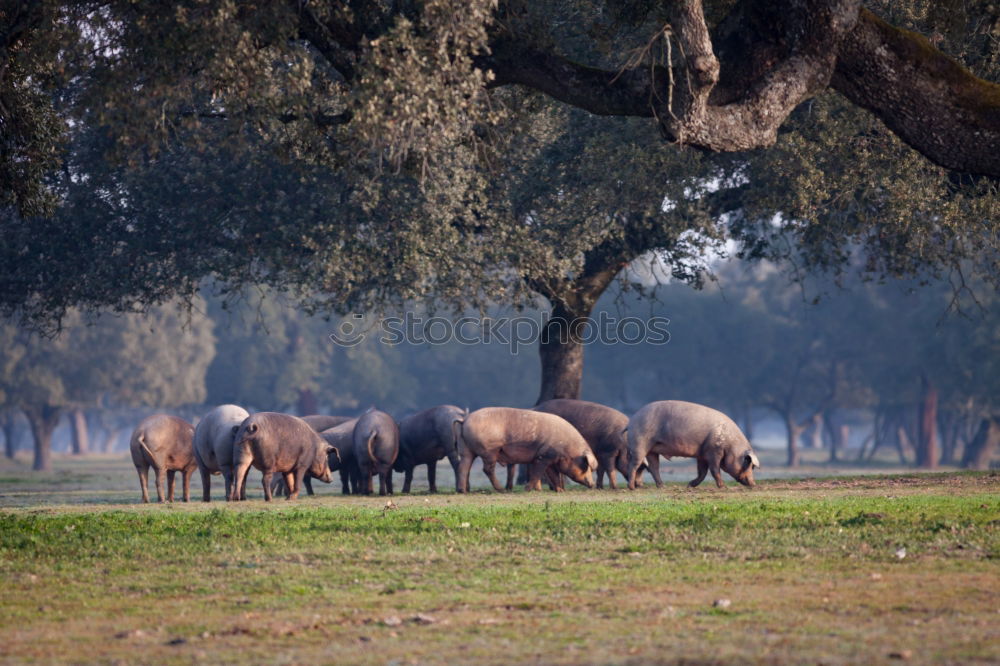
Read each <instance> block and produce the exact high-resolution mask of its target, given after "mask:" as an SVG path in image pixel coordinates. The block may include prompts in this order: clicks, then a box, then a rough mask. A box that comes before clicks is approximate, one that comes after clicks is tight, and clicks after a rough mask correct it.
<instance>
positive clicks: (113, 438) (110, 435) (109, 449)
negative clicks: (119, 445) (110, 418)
mask: <svg viewBox="0 0 1000 666" xmlns="http://www.w3.org/2000/svg"><path fill="white" fill-rule="evenodd" d="M121 431H122V429H121V428H111V429H109V430H108V431H107V436H106V437H105V438H104V446H102V447H101V450H102V451H104V452H105V453H114V452H115V443H116V442H117V441H118V435H119V434H121Z"/></svg>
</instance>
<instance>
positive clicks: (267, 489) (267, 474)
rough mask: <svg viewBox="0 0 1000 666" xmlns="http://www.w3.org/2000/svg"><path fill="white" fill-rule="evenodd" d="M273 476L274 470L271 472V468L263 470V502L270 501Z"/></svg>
mask: <svg viewBox="0 0 1000 666" xmlns="http://www.w3.org/2000/svg"><path fill="white" fill-rule="evenodd" d="M273 478H274V472H272V471H271V470H265V471H264V480H263V484H264V501H265V502H270V501H271V480H272V479H273Z"/></svg>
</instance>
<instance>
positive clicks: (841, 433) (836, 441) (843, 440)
mask: <svg viewBox="0 0 1000 666" xmlns="http://www.w3.org/2000/svg"><path fill="white" fill-rule="evenodd" d="M821 423H822V424H823V427H824V428H826V431H827V434H828V435H829V437H830V459H829V462H832V463H835V462H840V454H841V453H842V452H843V451H844V449H846V448H847V440H848V438H849V437H850V436H851V426H849V425H847V424H843V423H842V424H839V425H838V424H837V420H836V419H835V418H833V415H832V414H828V415H827V416H826V417H825V418H822V421H821ZM814 436H815V434H814ZM821 437H822V435H821Z"/></svg>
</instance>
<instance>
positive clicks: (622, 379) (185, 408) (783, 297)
mask: <svg viewBox="0 0 1000 666" xmlns="http://www.w3.org/2000/svg"><path fill="white" fill-rule="evenodd" d="M718 278H719V282H717V283H712V285H710V286H709V287H708V288H706V289H705V290H702V291H698V290H694V289H691V288H690V287H689V286H687V285H684V284H683V283H676V284H667V285H661V286H660V287H659V288H658V289H656V291H655V292H654V293H653V294H645V295H640V294H637V293H634V292H622V293H618V294H617V295H616V296H612V295H608V296H606V297H605V298H604V299H603V300H602V301H601V302H600V303H599V304H598V305H597V309H598V310H599V311H604V312H607V313H609V314H610V315H616V316H624V315H628V316H637V317H640V318H642V317H647V316H660V317H665V318H669V320H670V324H669V331H670V340H669V342H668V343H667V344H663V345H652V344H637V345H629V344H621V343H619V344H611V345H601V344H594V345H592V346H591V348H590V349H588V355H589V356H588V357H589V359H590V360H589V362H588V371H587V373H586V374H585V375H584V381H583V386H582V395H583V397H584V398H586V399H589V400H595V401H597V402H602V403H604V404H608V405H611V406H614V407H616V408H619V409H622V410H624V411H626V412H629V413H631V412H634V411H635V410H637V409H638V408H639V407H641V406H642V405H643V404H645V403H647V402H650V401H653V400H660V399H681V400H690V401H694V402H701V403H704V404H708V405H711V406H713V407H716V408H719V409H722V410H723V411H726V412H727V413H729V414H730V415H732V416H733V418H734V419H735V420H736V421H737V422H738V423H740V424H741V425H742V426H743V427H744V428H745V429H746V430H747V432H748V435H750V436H751V439H752V438H753V428H754V423H755V422H759V421H760V420H761V419H763V418H766V417H768V415H771V416H776V417H777V418H778V419H780V421H781V423H783V424H784V426H785V430H786V439H787V444H786V446H787V461H786V462H787V464H788V465H791V466H795V465H797V464H799V462H800V452H801V450H802V449H803V448H809V447H814V448H824V449H826V450H827V451H828V452H829V454H828V455H829V460H830V461H831V462H844V461H847V460H848V456H851V457H852V459H854V460H859V461H861V460H868V459H871V458H872V457H873V456H874V455H875V454H876V453H879V452H880V451H881V452H882V454H883V455H884V454H885V453H887V452H895V455H898V458H899V461H900V463H904V464H917V465H922V466H925V467H933V466H935V465H937V464H948V465H953V464H960V465H963V466H968V467H983V466H986V465H988V464H989V460H990V458H991V456H992V455H993V453H994V452H996V450H997V443H998V430H1000V428H998V425H997V424H998V417H1000V372H998V368H996V367H995V365H996V363H997V359H998V358H1000V355H998V354H997V353H996V346H997V345H998V344H1000V309H998V307H997V303H996V301H995V297H993V296H992V295H990V294H988V293H987V296H988V300H983V301H981V302H980V304H979V307H978V308H977V309H976V310H974V311H970V312H969V313H968V314H967V316H954V315H953V316H945V314H946V312H947V310H948V307H949V303H950V299H951V298H953V295H954V292H953V290H952V289H951V287H950V286H949V285H946V284H934V285H925V286H922V287H921V286H917V285H914V284H910V283H901V282H897V283H890V284H884V285H878V284H874V283H861V282H857V283H855V284H851V285H849V286H850V289H846V288H841V287H838V286H836V285H834V284H833V283H831V282H822V281H818V280H810V281H807V282H805V283H804V284H795V283H790V282H789V280H788V278H787V276H784V275H782V274H781V273H780V272H779V271H778V270H777V269H776V268H775V267H774V265H772V264H769V263H761V264H756V265H755V267H754V268H752V269H747V266H746V265H745V264H741V263H737V262H729V263H727V264H724V265H722V266H721V267H720V268H719V269H718ZM817 296H818V300H817V301H816V302H813V300H814V298H815V297H817ZM198 306H199V307H198V308H196V309H194V310H191V311H187V310H184V309H182V308H178V307H177V306H176V305H165V306H161V307H159V308H157V309H155V310H154V311H153V312H152V313H150V314H149V315H147V316H144V317H143V316H137V315H124V316H120V317H107V316H105V317H102V318H100V319H99V320H97V322H96V323H94V324H92V325H89V326H88V325H86V324H85V322H84V321H83V320H82V318H80V317H79V316H78V315H76V314H74V315H73V320H72V324H71V325H70V326H68V327H67V328H66V329H65V330H64V331H63V333H62V334H61V335H60V336H58V337H57V338H55V339H45V338H40V337H38V336H37V335H35V334H32V333H30V332H29V331H26V330H24V329H19V328H18V327H16V326H14V325H11V324H6V325H4V326H3V327H2V329H0V358H3V359H4V363H3V365H2V366H0V370H2V374H0V405H2V412H0V413H2V417H0V422H2V423H3V424H5V426H6V427H5V428H4V433H5V435H6V447H7V448H6V452H7V455H8V456H13V454H14V448H13V444H14V437H13V435H12V427H11V424H12V423H13V417H14V416H15V415H16V414H17V413H22V414H23V415H24V417H25V418H26V419H27V422H28V423H29V424H30V426H31V433H32V438H33V440H34V449H35V463H34V464H35V468H36V469H47V468H49V466H50V454H49V451H50V448H51V434H52V430H53V429H54V428H55V426H56V425H57V424H58V423H59V421H60V419H62V418H68V421H69V423H70V425H71V432H72V433H74V434H73V442H74V443H75V444H74V449H73V450H74V452H75V453H85V452H86V451H87V447H86V441H87V432H88V423H87V420H88V419H89V420H90V423H89V429H90V430H91V431H97V430H101V429H104V430H108V431H111V430H116V429H126V430H127V429H130V428H131V427H133V426H134V425H135V424H128V423H125V424H121V423H115V424H113V425H112V424H110V423H109V422H108V414H109V413H110V412H111V411H113V409H114V408H122V407H144V408H146V409H147V410H151V409H164V410H167V411H177V410H181V411H182V413H184V414H185V415H186V416H189V417H194V416H196V415H198V414H199V413H200V411H202V409H203V405H205V404H210V405H211V404H221V403H227V402H232V403H236V404H240V405H244V406H246V407H248V408H251V409H258V410H279V411H288V412H293V413H298V414H308V413H343V414H351V413H355V412H358V411H361V410H363V409H365V408H367V407H368V406H370V405H376V406H378V407H379V408H381V409H385V410H387V411H389V412H391V413H393V414H395V415H396V416H397V417H401V416H403V415H405V414H407V413H409V412H412V411H416V410H417V409H419V408H423V407H427V406H430V405H434V404H441V403H456V404H460V405H461V406H463V407H466V406H468V407H471V408H477V407H482V406H486V405H509V406H518V407H527V406H530V405H532V404H533V402H534V397H535V395H536V394H537V393H536V391H537V388H538V384H539V374H538V370H537V361H536V357H535V356H534V354H533V353H532V352H531V349H530V347H527V348H524V347H523V348H521V350H520V353H518V354H516V355H512V354H511V350H510V345H509V344H508V343H505V342H503V341H498V342H494V343H492V344H476V345H467V344H461V343H460V342H456V341H448V342H445V343H443V344H436V345H430V344H422V345H421V344H418V345H411V344H407V343H404V344H400V345H395V346H390V345H386V344H382V343H381V342H379V341H378V336H377V335H376V333H377V332H378V331H377V329H376V328H371V329H369V330H368V336H367V338H366V340H365V341H363V342H361V343H360V344H357V345H354V346H341V345H337V344H335V343H334V342H333V340H331V338H330V334H331V333H333V332H335V331H336V330H337V327H338V326H339V325H340V324H341V323H342V321H343V320H342V319H340V318H337V317H333V318H329V319H325V318H323V317H317V316H308V315H307V314H305V313H304V312H303V311H302V310H301V309H300V308H298V307H296V304H295V303H294V302H290V301H288V300H287V299H285V298H283V297H281V296H280V295H279V294H276V293H274V292H272V291H268V290H262V291H258V292H253V293H252V294H248V295H247V296H246V298H245V299H244V300H242V301H239V302H232V303H229V304H228V305H227V304H226V303H225V302H224V301H223V300H221V299H218V298H210V299H208V300H207V301H202V300H199V301H198ZM418 312H419V307H418ZM492 314H493V315H494V316H496V317H502V316H508V317H509V316H514V315H518V314H520V315H523V316H530V317H534V318H535V319H536V320H537V321H541V312H539V311H533V310H527V311H522V312H514V311H512V310H510V309H509V308H508V309H505V308H501V307H497V308H495V309H494V310H493V311H492ZM351 321H352V323H353V324H355V325H356V324H357V322H356V321H355V320H353V319H352V320H351ZM373 323H374V322H373V320H367V321H366V322H363V324H362V325H363V326H372V325H373ZM928 410H933V413H931V414H928ZM928 418H929V419H930V425H928V424H927V419H928ZM852 431H853V433H854V437H853V440H854V441H855V442H857V441H858V440H861V445H860V447H857V446H856V447H854V448H853V449H852V450H851V451H850V452H848V446H847V444H848V440H849V439H851V434H852Z"/></svg>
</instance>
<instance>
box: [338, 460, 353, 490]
mask: <svg viewBox="0 0 1000 666" xmlns="http://www.w3.org/2000/svg"><path fill="white" fill-rule="evenodd" d="M350 478H351V477H350V470H348V469H347V466H346V465H345V466H343V467H341V468H340V493H341V494H342V495H350V494H351V480H350Z"/></svg>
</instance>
